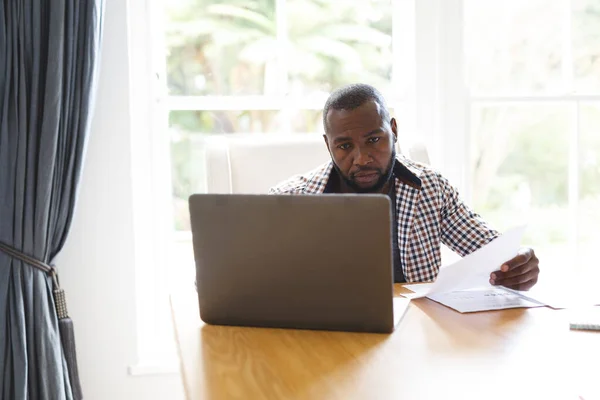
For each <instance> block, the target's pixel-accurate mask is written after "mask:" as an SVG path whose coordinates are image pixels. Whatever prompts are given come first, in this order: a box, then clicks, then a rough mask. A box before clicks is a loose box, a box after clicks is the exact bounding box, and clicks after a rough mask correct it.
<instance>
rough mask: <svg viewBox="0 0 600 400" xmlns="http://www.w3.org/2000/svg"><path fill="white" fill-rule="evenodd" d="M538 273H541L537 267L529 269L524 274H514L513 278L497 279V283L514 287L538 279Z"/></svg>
mask: <svg viewBox="0 0 600 400" xmlns="http://www.w3.org/2000/svg"><path fill="white" fill-rule="evenodd" d="M538 274H539V269H538V268H535V269H533V270H531V271H528V272H526V273H524V274H522V275H518V276H513V277H511V278H506V279H503V280H501V281H496V284H497V285H502V286H506V287H508V288H511V289H512V288H514V287H517V286H520V285H523V284H525V283H527V282H529V281H532V280H534V279H536V278H537V276H538Z"/></svg>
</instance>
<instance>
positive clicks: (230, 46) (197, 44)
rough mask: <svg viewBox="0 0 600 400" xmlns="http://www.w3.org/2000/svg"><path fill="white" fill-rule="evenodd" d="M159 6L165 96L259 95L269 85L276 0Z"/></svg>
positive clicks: (190, 0)
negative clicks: (163, 18) (163, 14)
mask: <svg viewBox="0 0 600 400" xmlns="http://www.w3.org/2000/svg"><path fill="white" fill-rule="evenodd" d="M164 4H165V7H166V11H167V12H166V40H167V82H168V87H169V93H170V94H173V95H249V94H263V93H265V90H264V88H265V87H270V86H274V83H271V82H269V80H271V79H273V78H272V77H273V76H276V74H273V73H272V70H273V69H274V68H275V67H276V63H277V58H276V52H275V51H273V49H274V48H275V47H276V44H275V38H276V24H275V0H239V1H228V2H222V1H219V0H178V1H169V2H164Z"/></svg>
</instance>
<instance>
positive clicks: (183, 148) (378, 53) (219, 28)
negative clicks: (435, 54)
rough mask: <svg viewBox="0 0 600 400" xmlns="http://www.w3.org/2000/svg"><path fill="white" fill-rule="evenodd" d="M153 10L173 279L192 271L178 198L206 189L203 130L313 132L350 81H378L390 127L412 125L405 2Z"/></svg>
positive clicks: (219, 4)
mask: <svg viewBox="0 0 600 400" xmlns="http://www.w3.org/2000/svg"><path fill="white" fill-rule="evenodd" d="M163 10H164V13H163V15H164V18H163V21H162V24H163V27H164V32H165V43H164V49H163V50H164V51H163V54H164V59H163V63H164V65H165V74H166V79H165V80H164V85H165V88H164V91H163V93H164V95H163V96H162V98H161V99H160V104H161V109H160V112H165V113H167V114H168V135H169V142H170V159H171V162H170V165H171V186H172V193H173V225H172V228H173V229H174V231H175V241H174V242H175V245H174V249H173V251H172V253H173V254H174V257H177V259H178V260H180V262H178V263H176V264H178V265H186V266H187V267H185V268H183V270H182V271H180V272H181V273H182V274H183V275H182V274H178V273H174V274H170V275H171V277H172V278H173V279H176V280H180V282H179V283H181V279H183V281H189V279H190V274H193V268H190V267H189V266H190V265H193V259H192V252H191V249H190V245H191V242H190V239H191V237H190V233H189V230H190V226H189V212H188V204H187V203H188V197H189V195H190V194H192V193H202V192H205V190H206V187H205V186H206V176H205V175H204V163H205V158H204V157H205V154H204V143H205V141H206V139H207V137H209V136H212V135H223V134H254V133H266V134H277V135H283V134H290V133H295V134H322V131H323V128H322V122H321V119H322V111H321V109H322V107H323V104H324V102H325V100H326V98H327V96H328V95H329V93H330V92H331V91H332V89H334V88H337V87H339V86H341V85H344V84H347V83H353V82H365V83H369V84H372V85H373V86H375V87H377V88H379V89H380V90H381V91H382V92H383V94H384V96H385V97H386V100H387V101H388V106H389V107H390V109H391V110H392V111H393V112H402V115H403V118H401V119H399V121H398V122H399V125H400V126H399V128H400V130H401V131H402V132H411V131H413V130H414V128H413V126H414V112H413V111H411V110H414V107H413V106H412V105H411V104H410V103H411V102H413V101H414V95H413V92H412V90H414V89H413V86H414V83H413V81H414V64H415V60H414V50H413V49H414V44H413V43H414V31H413V29H414V4H412V2H411V1H407V0H393V1H392V0H368V1H364V2H359V3H356V2H333V1H324V0H231V1H226V2H223V1H220V0H178V1H169V2H163ZM411 50H412V51H411ZM401 134H402V133H401ZM184 271H187V273H184ZM184 276H185V278H182V277H184Z"/></svg>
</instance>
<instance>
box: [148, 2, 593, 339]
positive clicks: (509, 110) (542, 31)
mask: <svg viewBox="0 0 600 400" xmlns="http://www.w3.org/2000/svg"><path fill="white" fill-rule="evenodd" d="M148 3H152V6H153V15H156V16H158V17H157V19H158V21H159V22H158V23H157V24H156V25H155V27H154V29H153V33H155V34H156V32H158V34H157V37H160V38H158V39H157V38H155V39H154V44H153V50H154V53H155V54H154V58H155V67H156V70H157V75H158V76H159V86H160V90H158V95H157V97H158V98H155V99H154V100H156V101H155V102H154V105H153V107H154V109H153V111H154V115H153V116H152V117H153V118H155V119H156V121H158V122H155V124H154V125H155V126H154V132H153V135H154V136H153V140H154V142H155V143H154V145H153V146H152V149H153V150H152V151H153V152H154V154H155V155H156V158H157V159H158V160H160V163H161V164H160V165H158V164H159V162H158V161H157V162H155V163H154V164H155V166H154V167H155V169H156V170H157V171H159V172H164V171H166V170H168V169H170V174H167V175H169V176H170V179H164V182H163V181H162V180H161V182H158V181H157V179H156V176H155V175H160V176H161V177H163V175H164V174H157V173H155V172H151V174H152V179H153V182H152V183H153V184H154V186H155V187H156V190H157V191H158V190H160V191H161V194H164V193H165V192H167V191H168V192H169V194H170V199H171V207H170V209H171V210H172V211H173V213H172V215H171V216H170V217H169V218H163V220H164V221H167V220H168V221H167V222H165V224H163V225H161V227H162V228H164V229H159V230H160V231H161V232H163V231H169V235H168V236H167V237H164V236H163V237H162V239H161V240H158V241H157V245H161V246H164V243H171V244H172V246H171V248H170V249H168V252H169V256H168V262H169V268H170V269H169V272H168V274H166V276H167V277H168V279H166V280H168V281H170V282H165V281H164V280H161V281H160V282H157V283H156V286H157V287H160V289H156V290H157V291H159V292H160V295H161V296H164V295H165V294H166V293H165V292H164V290H165V289H164V287H165V286H166V287H169V286H170V289H168V290H167V291H173V290H176V289H173V288H174V287H180V285H183V286H184V287H190V282H193V275H194V268H193V265H194V261H193V254H192V250H191V245H190V244H191V242H190V241H191V235H190V233H189V216H188V214H187V198H188V196H189V195H190V194H191V193H194V192H196V193H197V192H203V191H205V186H206V176H205V175H204V172H205V171H204V167H203V166H204V162H205V161H204V143H205V140H206V138H207V137H209V136H212V135H224V134H232V135H237V134H250V135H251V134H256V133H263V134H272V135H284V134H291V133H299V134H307V135H310V134H319V133H320V132H321V130H322V127H321V108H322V105H323V103H324V101H325V99H326V97H327V95H328V94H329V92H330V91H331V90H332V89H333V88H335V87H337V86H339V85H341V84H344V83H350V82H356V81H362V82H366V83H371V84H373V85H374V86H376V87H378V88H379V89H381V90H382V92H383V94H384V96H386V99H387V101H388V103H389V104H388V105H389V106H390V107H391V108H392V109H393V111H394V112H393V115H395V116H396V117H399V118H397V120H398V123H399V128H400V131H401V135H402V134H412V133H413V132H414V133H416V134H417V135H418V138H419V140H422V141H424V142H425V143H426V144H427V145H428V151H429V154H430V158H431V159H432V163H433V165H434V167H436V168H438V169H440V170H441V171H442V173H444V174H445V175H446V176H447V177H449V178H450V179H451V181H452V182H453V183H454V184H455V185H456V186H458V187H459V189H460V190H461V191H462V193H463V195H464V197H466V199H467V201H468V202H469V203H470V204H471V205H472V206H473V207H474V208H475V210H476V211H478V212H479V213H480V214H482V215H483V216H484V217H485V219H487V220H489V221H490V222H491V223H492V224H493V225H494V226H496V227H497V228H498V229H499V230H504V229H507V228H509V227H511V226H513V225H515V224H519V223H521V222H523V221H528V222H529V228H528V231H527V237H526V242H527V244H529V245H531V246H533V247H534V248H535V250H536V252H537V253H538V255H539V256H540V258H541V260H542V267H543V268H544V269H548V268H563V269H565V268H568V269H571V268H574V267H575V266H577V265H584V266H585V265H593V263H591V262H590V261H592V260H593V258H592V255H591V254H592V250H593V249H594V246H596V247H597V246H598V245H600V241H599V239H598V238H599V236H598V234H597V233H596V232H595V230H594V228H595V227H596V226H598V222H600V211H598V210H600V132H599V130H600V30H599V29H598V27H600V0H528V1H521V0H505V1H503V2H496V1H492V0H418V1H417V0H366V1H362V2H351V1H329V0H227V1H221V0H219V1H217V0H172V1H168V2H167V1H163V2H149V1H148ZM159 4H162V5H159ZM163 183H164V184H163ZM160 204H161V205H164V203H162V202H161V203H160ZM165 208H167V207H157V209H156V214H157V215H158V214H161V213H165V211H164V209H165ZM171 233H172V235H171ZM576 257H578V259H577V258H576ZM157 271H158V272H156V275H157V276H162V275H159V273H162V269H158V268H157ZM157 280H158V279H157ZM164 283H168V285H164ZM161 290H162V291H161ZM163 300H164V298H162V297H161V299H160V300H159V301H158V300H157V301H156V303H155V304H162V303H164V301H163ZM157 308H160V307H159V306H157ZM161 312H162V313H163V314H164V315H163V314H161V315H162V316H156V317H155V323H154V325H152V326H154V327H155V326H159V327H160V326H165V328H164V330H165V331H166V332H170V328H169V324H168V323H160V321H167V320H168V312H166V311H164V307H163V311H160V312H159V313H161ZM156 321H159V322H156Z"/></svg>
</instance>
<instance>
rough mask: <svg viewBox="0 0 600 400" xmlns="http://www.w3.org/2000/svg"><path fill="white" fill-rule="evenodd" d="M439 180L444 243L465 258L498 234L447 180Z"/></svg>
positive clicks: (442, 178)
mask: <svg viewBox="0 0 600 400" xmlns="http://www.w3.org/2000/svg"><path fill="white" fill-rule="evenodd" d="M439 178H440V184H441V185H440V186H441V190H442V215H441V218H442V225H441V230H442V231H441V237H442V243H444V244H445V245H446V246H448V247H449V248H450V249H452V250H453V251H455V252H456V253H458V254H460V255H461V256H462V257H464V256H466V255H468V254H470V253H472V252H474V251H475V250H477V249H479V248H481V247H483V246H485V245H486V244H488V243H489V242H491V241H492V240H494V239H495V238H497V237H498V236H499V234H498V232H497V231H496V230H494V229H493V228H492V227H491V226H489V225H488V223H487V222H485V221H484V220H483V219H482V218H481V216H479V215H478V214H477V213H475V212H473V211H472V210H471V209H470V208H469V207H468V206H467V205H466V204H465V203H464V201H463V200H462V199H461V197H460V195H459V193H458V191H457V190H456V188H454V187H453V186H452V185H451V184H450V183H449V182H448V180H447V179H446V178H444V177H442V176H440V177H439Z"/></svg>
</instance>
